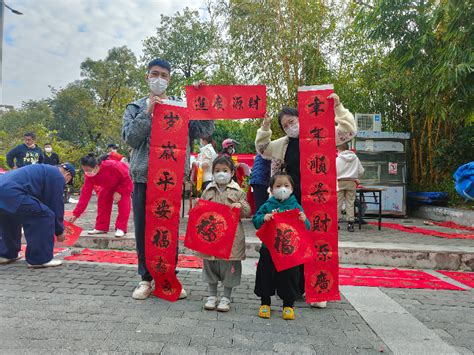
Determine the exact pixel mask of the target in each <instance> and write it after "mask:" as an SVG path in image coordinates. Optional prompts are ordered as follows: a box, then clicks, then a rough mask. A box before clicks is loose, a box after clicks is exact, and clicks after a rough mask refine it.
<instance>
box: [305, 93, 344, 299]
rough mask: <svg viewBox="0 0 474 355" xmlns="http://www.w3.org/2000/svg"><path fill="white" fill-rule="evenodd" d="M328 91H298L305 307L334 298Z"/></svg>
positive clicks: (335, 265)
mask: <svg viewBox="0 0 474 355" xmlns="http://www.w3.org/2000/svg"><path fill="white" fill-rule="evenodd" d="M333 92H334V90H333V86H332V85H322V86H307V87H300V88H298V114H299V119H300V169H301V196H302V197H301V203H302V206H303V209H304V211H305V213H306V216H307V217H308V219H309V220H310V223H311V233H310V235H311V239H312V242H313V244H314V246H315V248H316V251H317V255H316V257H315V258H314V259H313V260H312V261H311V262H309V263H306V264H305V289H306V302H308V303H311V302H322V301H333V300H339V299H340V295H339V279H338V275H339V258H338V231H337V191H336V188H337V180H336V139H335V123H334V100H332V99H327V97H328V96H329V95H330V94H332V93H333Z"/></svg>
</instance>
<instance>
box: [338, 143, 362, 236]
mask: <svg viewBox="0 0 474 355" xmlns="http://www.w3.org/2000/svg"><path fill="white" fill-rule="evenodd" d="M337 151H338V156H337V158H336V170H337V210H338V213H341V209H342V204H343V203H345V206H346V218H347V222H348V225H347V229H348V230H349V232H353V231H354V202H355V198H356V186H357V181H358V180H359V179H360V178H361V177H362V175H363V174H364V167H363V166H362V164H361V163H360V160H359V158H357V155H356V154H355V153H354V152H353V151H351V150H349V145H348V144H347V143H343V144H341V145H339V146H337Z"/></svg>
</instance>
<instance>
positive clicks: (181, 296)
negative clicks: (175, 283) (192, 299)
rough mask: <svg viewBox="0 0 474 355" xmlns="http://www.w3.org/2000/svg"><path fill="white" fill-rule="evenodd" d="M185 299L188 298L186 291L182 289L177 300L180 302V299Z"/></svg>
mask: <svg viewBox="0 0 474 355" xmlns="http://www.w3.org/2000/svg"><path fill="white" fill-rule="evenodd" d="M186 297H188V294H187V292H186V290H185V289H184V288H182V289H181V293H180V294H179V297H178V299H180V300H182V299H185V298H186Z"/></svg>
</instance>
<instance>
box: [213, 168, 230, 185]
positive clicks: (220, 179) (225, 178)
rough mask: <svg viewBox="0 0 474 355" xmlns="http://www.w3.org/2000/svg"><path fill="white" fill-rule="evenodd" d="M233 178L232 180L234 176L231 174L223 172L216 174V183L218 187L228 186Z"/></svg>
mask: <svg viewBox="0 0 474 355" xmlns="http://www.w3.org/2000/svg"><path fill="white" fill-rule="evenodd" d="M231 178H232V175H231V174H230V173H225V172H223V171H221V172H218V173H216V174H214V181H215V182H216V183H217V184H218V185H225V184H228V183H229V182H230V179H231Z"/></svg>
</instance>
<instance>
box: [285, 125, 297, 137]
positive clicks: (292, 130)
mask: <svg viewBox="0 0 474 355" xmlns="http://www.w3.org/2000/svg"><path fill="white" fill-rule="evenodd" d="M285 133H286V134H287V135H288V137H290V138H298V137H299V136H300V123H299V122H296V123H293V124H292V125H291V126H289V127H287V128H286V129H285Z"/></svg>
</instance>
